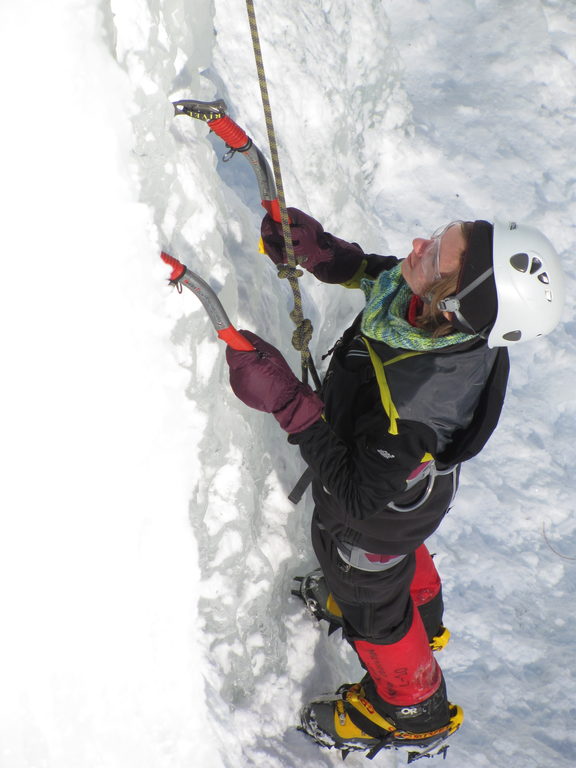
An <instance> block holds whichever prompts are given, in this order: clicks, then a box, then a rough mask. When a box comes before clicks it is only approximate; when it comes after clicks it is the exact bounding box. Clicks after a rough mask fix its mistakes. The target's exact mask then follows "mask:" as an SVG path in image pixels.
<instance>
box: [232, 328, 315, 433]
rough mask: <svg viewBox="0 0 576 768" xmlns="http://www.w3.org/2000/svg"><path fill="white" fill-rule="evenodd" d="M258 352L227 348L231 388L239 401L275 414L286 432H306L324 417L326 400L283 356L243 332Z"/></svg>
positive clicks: (263, 342) (261, 340)
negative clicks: (323, 399)
mask: <svg viewBox="0 0 576 768" xmlns="http://www.w3.org/2000/svg"><path fill="white" fill-rule="evenodd" d="M240 333H242V335H243V336H245V337H246V338H247V339H248V340H249V341H250V342H251V343H252V344H253V345H254V347H255V349H256V351H255V352H239V351H238V350H235V349H232V348H231V347H227V348H226V360H227V362H228V365H229V366H230V385H231V387H232V390H233V392H234V394H235V395H236V397H238V398H240V400H242V402H244V403H246V405H249V406H250V407H251V408H255V409H256V410H258V411H264V412H265V413H271V414H273V416H274V417H275V418H276V419H277V421H278V423H279V424H280V426H281V427H282V429H285V430H286V432H289V433H291V434H292V433H294V432H302V431H303V430H304V429H307V428H308V427H309V426H310V425H311V424H314V422H315V421H318V419H319V418H320V416H321V415H322V410H323V407H324V406H323V403H322V400H320V398H319V397H318V395H315V394H314V392H313V391H312V390H311V389H310V387H309V386H308V385H307V384H303V383H302V382H301V381H299V380H298V379H297V378H296V376H295V375H294V373H293V372H292V370H291V368H290V366H289V365H288V363H287V362H286V360H284V358H283V357H282V354H281V353H280V352H279V351H278V350H277V349H276V347H273V346H272V345H271V344H268V342H266V341H264V340H263V339H261V338H260V337H259V336H256V334H255V333H250V331H240Z"/></svg>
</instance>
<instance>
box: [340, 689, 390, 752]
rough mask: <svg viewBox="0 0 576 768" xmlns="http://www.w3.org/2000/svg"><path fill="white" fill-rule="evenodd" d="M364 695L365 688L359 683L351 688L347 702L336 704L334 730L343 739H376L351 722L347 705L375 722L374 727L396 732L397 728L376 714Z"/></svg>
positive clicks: (347, 694)
mask: <svg viewBox="0 0 576 768" xmlns="http://www.w3.org/2000/svg"><path fill="white" fill-rule="evenodd" d="M363 693H364V690H363V688H362V687H361V686H360V685H359V684H358V683H357V684H356V685H353V686H351V688H350V689H349V690H348V691H347V692H346V701H345V702H344V701H343V700H341V701H337V702H336V707H335V708H334V729H335V731H336V733H337V734H338V736H339V737H340V738H341V739H373V738H374V737H373V736H369V735H368V734H367V733H364V731H363V730H361V729H360V728H358V726H357V725H355V724H354V723H353V722H352V721H351V720H350V718H349V717H348V713H347V712H346V708H345V704H348V705H349V706H352V707H354V709H356V710H358V712H360V714H361V715H363V716H364V717H365V718H367V719H368V720H370V721H371V722H373V723H374V725H377V726H378V727H379V728H382V730H383V731H394V730H395V726H394V725H393V724H392V723H391V722H390V721H389V720H386V718H384V717H382V716H381V715H379V714H378V712H376V710H375V709H374V707H373V706H372V704H370V702H369V701H368V700H367V699H365V698H364V696H363Z"/></svg>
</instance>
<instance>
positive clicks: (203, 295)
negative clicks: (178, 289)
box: [160, 251, 254, 352]
mask: <svg viewBox="0 0 576 768" xmlns="http://www.w3.org/2000/svg"><path fill="white" fill-rule="evenodd" d="M160 256H161V258H162V260H163V261H165V262H166V264H169V265H170V266H171V267H172V274H171V275H170V282H171V283H172V285H177V286H181V285H184V286H185V287H186V288H188V290H190V291H192V293H195V294H196V296H198V298H199V299H200V301H201V302H202V304H203V305H204V309H205V310H206V312H207V313H208V317H209V318H210V321H211V323H212V325H213V326H214V328H215V329H216V333H217V334H218V336H219V338H221V339H222V341H225V342H226V344H228V346H230V347H232V349H238V350H240V351H241V352H252V351H254V347H253V346H252V344H251V343H250V342H249V341H248V339H247V338H246V337H245V336H242V334H241V333H240V332H239V331H237V330H236V328H234V326H233V325H232V323H231V322H230V320H229V318H228V315H227V314H226V312H225V310H224V307H223V306H222V303H221V301H220V299H219V298H218V297H217V296H216V294H215V293H214V291H213V290H212V288H210V286H209V285H208V283H207V282H206V281H205V280H203V279H202V278H201V277H200V276H199V275H197V274H196V273H195V272H192V270H190V269H188V267H185V266H184V264H182V263H181V262H179V261H178V259H175V258H174V256H170V254H168V253H165V252H164V251H162V253H161V254H160Z"/></svg>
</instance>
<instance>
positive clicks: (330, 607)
mask: <svg viewBox="0 0 576 768" xmlns="http://www.w3.org/2000/svg"><path fill="white" fill-rule="evenodd" d="M326 610H327V611H330V613H331V614H332V615H333V616H338V618H339V619H341V618H342V611H341V610H340V606H339V605H338V603H337V602H336V600H334V597H333V595H332V592H330V594H329V595H328V599H327V600H326Z"/></svg>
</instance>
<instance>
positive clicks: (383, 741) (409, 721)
mask: <svg viewBox="0 0 576 768" xmlns="http://www.w3.org/2000/svg"><path fill="white" fill-rule="evenodd" d="M463 717H464V715H463V712H462V710H461V709H460V707H457V706H455V705H453V704H450V703H449V702H448V701H447V699H446V688H445V686H444V682H442V684H441V685H440V688H439V689H438V690H437V691H436V692H435V693H434V694H432V696H430V697H429V698H428V699H426V700H425V701H423V702H421V703H419V704H414V705H407V706H404V707H402V706H395V705H392V704H389V703H387V702H385V701H383V699H381V698H380V697H379V696H378V695H377V694H376V693H375V690H374V686H373V684H372V681H371V680H370V678H369V677H368V676H366V677H365V678H364V680H363V681H362V683H356V684H355V685H343V686H341V687H340V688H339V689H338V691H337V692H336V694H335V695H333V696H323V697H320V698H319V699H316V700H315V701H312V702H311V703H310V704H309V705H308V706H306V707H304V709H303V710H302V712H301V723H302V726H301V727H302V730H304V731H305V732H306V733H307V734H309V735H310V736H312V738H314V739H315V741H317V742H318V743H319V744H321V745H322V746H325V747H334V748H336V749H341V750H342V751H343V752H344V753H347V752H348V751H350V750H363V751H366V752H367V753H368V755H367V756H368V757H374V755H375V754H377V753H378V752H379V751H380V750H381V749H407V750H408V752H409V755H408V758H409V762H411V761H412V760H415V759H417V758H418V757H422V756H424V755H432V754H438V753H440V752H442V751H445V750H446V749H447V746H446V745H445V744H444V742H445V740H446V739H447V738H448V736H450V735H451V734H452V733H454V731H456V730H457V729H458V728H459V727H460V725H461V723H462V720H463Z"/></svg>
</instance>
